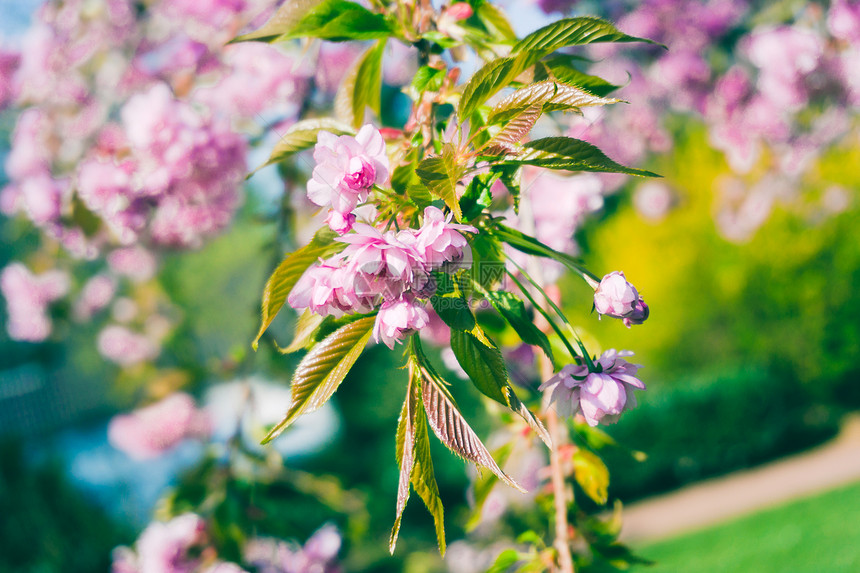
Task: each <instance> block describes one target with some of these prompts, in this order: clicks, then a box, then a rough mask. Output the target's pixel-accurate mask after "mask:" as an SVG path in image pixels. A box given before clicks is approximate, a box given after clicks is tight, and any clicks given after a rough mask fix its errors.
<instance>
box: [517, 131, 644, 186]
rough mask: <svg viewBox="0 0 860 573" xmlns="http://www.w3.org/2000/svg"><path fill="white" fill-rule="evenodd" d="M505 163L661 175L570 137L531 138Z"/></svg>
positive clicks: (574, 169)
mask: <svg viewBox="0 0 860 573" xmlns="http://www.w3.org/2000/svg"><path fill="white" fill-rule="evenodd" d="M506 163H509V164H525V165H535V166H537V167H546V168H548V169H561V170H564V171H597V172H603V173H625V174H627V175H638V176H641V177H660V176H659V175H657V174H656V173H651V172H650V171H645V170H644V169H634V168H632V167H625V166H624V165H621V164H620V163H616V162H615V161H613V160H611V159H609V158H608V157H607V156H606V154H605V153H603V152H602V151H600V149H598V148H597V147H595V146H593V145H591V144H590V143H586V142H585V141H581V140H579V139H573V138H572V137H545V138H543V139H536V140H534V141H530V142H528V143H526V144H524V145H523V146H522V151H521V152H520V153H519V154H518V155H517V156H516V157H515V158H511V159H508V160H506Z"/></svg>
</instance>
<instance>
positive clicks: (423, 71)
mask: <svg viewBox="0 0 860 573" xmlns="http://www.w3.org/2000/svg"><path fill="white" fill-rule="evenodd" d="M444 79H445V70H444V69H441V70H440V69H438V68H432V67H430V66H421V67H420V68H418V71H417V72H415V77H414V78H412V87H413V88H414V89H415V91H417V92H418V93H421V92H424V91H431V92H435V91H437V90H438V89H439V88H441V87H442V82H443V81H444Z"/></svg>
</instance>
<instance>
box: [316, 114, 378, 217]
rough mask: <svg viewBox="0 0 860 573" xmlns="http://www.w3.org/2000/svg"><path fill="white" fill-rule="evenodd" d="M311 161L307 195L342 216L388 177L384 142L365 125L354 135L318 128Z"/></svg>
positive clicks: (372, 128) (375, 130)
mask: <svg viewBox="0 0 860 573" xmlns="http://www.w3.org/2000/svg"><path fill="white" fill-rule="evenodd" d="M314 160H315V161H316V163H317V165H316V167H314V171H313V175H312V178H311V180H310V181H308V198H309V199H310V200H311V201H312V202H314V203H315V204H317V205H320V206H330V207H331V208H332V210H334V211H337V212H338V213H341V214H343V216H344V217H345V216H346V215H347V214H348V213H351V212H352V211H353V209H355V208H356V206H358V204H359V203H362V202H364V201H366V200H367V197H368V194H369V193H370V189H371V187H373V186H374V185H377V184H382V183H384V182H385V181H387V180H388V169H389V163H388V155H386V152H385V141H384V140H383V139H382V135H381V134H380V133H379V131H378V130H377V129H376V128H375V127H373V126H372V125H369V124H368V125H365V126H364V127H362V128H361V129H360V130H359V131H358V134H356V136H355V137H352V136H350V135H341V136H337V135H334V134H332V133H329V132H327V131H321V132H320V134H319V138H318V140H317V144H316V147H315V148H314Z"/></svg>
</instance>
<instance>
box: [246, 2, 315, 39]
mask: <svg viewBox="0 0 860 573" xmlns="http://www.w3.org/2000/svg"><path fill="white" fill-rule="evenodd" d="M325 3H326V0H291V1H290V2H285V3H284V4H282V5H281V7H280V8H278V10H277V12H275V14H274V15H273V16H272V17H271V18H269V20H268V21H267V22H266V23H265V24H263V26H262V27H261V28H259V29H257V30H256V31H254V32H251V33H250V34H245V35H243V36H238V37H236V38H234V39H232V40H230V43H231V44H233V43H236V42H249V41H252V40H259V41H262V42H274V41H276V40H278V38H280V37H281V36H283V35H284V34H288V33H289V32H290V31H292V30H294V29H295V28H296V27H297V26H298V25H299V23H300V22H301V21H302V19H303V18H304V17H305V16H307V15H308V13H310V12H311V11H312V10H313V9H314V8H316V7H317V6H319V5H320V4H325Z"/></svg>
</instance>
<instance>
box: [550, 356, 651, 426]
mask: <svg viewBox="0 0 860 573" xmlns="http://www.w3.org/2000/svg"><path fill="white" fill-rule="evenodd" d="M632 354H633V353H632V352H629V351H621V352H618V351H616V350H614V349H611V350H607V351H606V352H604V353H603V355H602V356H601V357H600V358H599V359H598V360H597V362H596V364H595V365H594V369H593V370H592V369H590V368H589V367H588V366H585V365H580V364H568V365H567V366H565V367H563V368H562V369H561V371H559V373H558V374H556V375H555V376H553V377H552V378H550V379H549V380H547V381H546V382H544V383H543V384H541V385H540V390H542V391H543V390H552V398H551V399H552V402H554V403H555V404H557V406H558V410H559V413H560V414H562V415H565V416H573V415H574V414H576V413H577V412H580V411H581V412H582V415H583V416H584V417H585V421H586V422H588V425H589V426H596V425H597V424H598V423H604V424H614V423H615V422H617V421H618V418H619V416H620V415H621V413H622V412H624V411H625V410H629V409H631V408H633V407H635V406H636V398H635V396H634V395H633V390H634V389H639V390H644V389H645V384H643V383H642V381H641V380H639V379H638V378H636V373H637V371H638V370H639V368H641V366H638V365H636V364H630V363H629V362H627V361H626V360H624V359H623V358H622V357H623V356H631V355H632Z"/></svg>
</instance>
